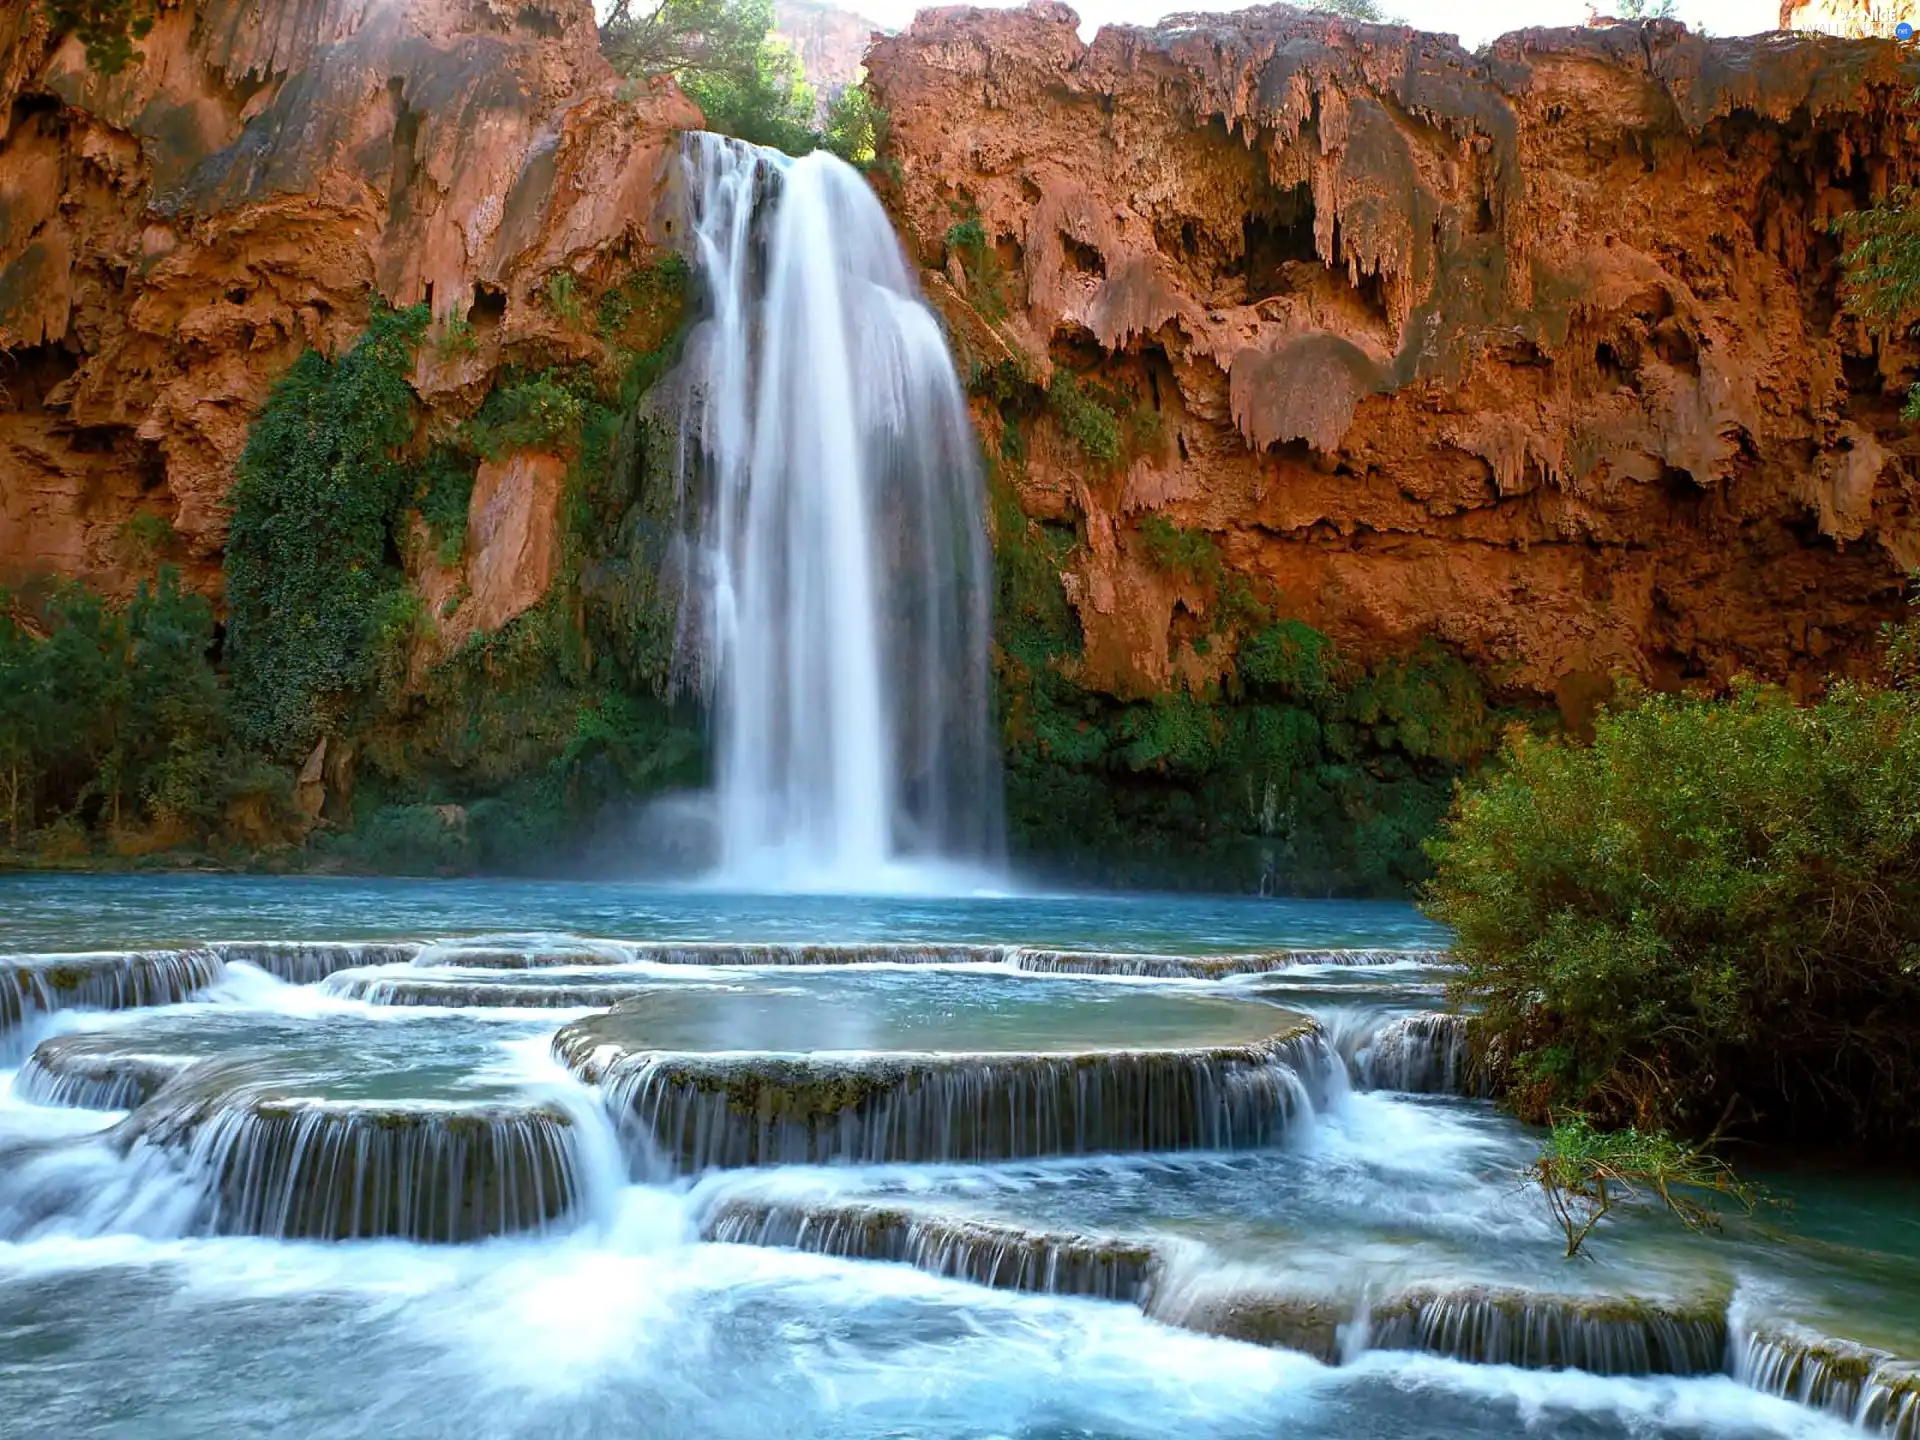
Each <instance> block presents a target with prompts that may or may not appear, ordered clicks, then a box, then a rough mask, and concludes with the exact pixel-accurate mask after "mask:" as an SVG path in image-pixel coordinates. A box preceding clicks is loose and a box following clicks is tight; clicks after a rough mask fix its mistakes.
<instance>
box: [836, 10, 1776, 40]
mask: <svg viewBox="0 0 1920 1440" xmlns="http://www.w3.org/2000/svg"><path fill="white" fill-rule="evenodd" d="M838 3H841V4H844V5H845V6H846V8H847V9H850V10H856V11H858V12H859V13H860V14H862V15H865V16H867V17H868V18H869V19H872V20H875V21H878V22H879V23H880V24H881V25H884V26H888V27H890V28H900V27H903V26H905V25H906V24H907V22H908V21H910V20H911V19H912V18H913V12H914V11H915V10H916V9H918V8H919V4H918V3H917V0H838ZM973 3H976V4H979V3H992V0H973ZM1067 3H1068V4H1070V5H1072V6H1073V8H1074V9H1075V10H1076V11H1078V12H1079V15H1080V20H1081V31H1082V33H1083V34H1085V35H1087V36H1091V35H1092V34H1093V32H1094V31H1095V30H1096V29H1098V28H1099V27H1100V26H1102V25H1109V24H1121V25H1151V24H1152V23H1153V22H1154V21H1156V20H1158V19H1159V18H1160V17H1161V16H1162V15H1170V14H1176V13H1178V12H1180V11H1182V10H1235V9H1239V8H1241V7H1240V6H1237V5H1232V4H1220V5H1208V4H1202V3H1195V0H1184V3H1182V0H1173V3H1168V0H1067ZM1381 8H1383V9H1384V10H1385V11H1386V12H1387V13H1388V14H1390V15H1393V16H1394V17H1395V18H1397V19H1400V20H1404V21H1405V22H1406V23H1407V24H1409V25H1412V26H1414V27H1415V28H1416V29H1420V30H1434V31H1438V32H1440V33H1442V34H1448V35H1458V36H1459V37H1460V39H1461V40H1462V41H1463V42H1464V43H1465V44H1466V45H1467V46H1468V47H1469V48H1477V47H1478V46H1480V45H1484V44H1485V43H1486V42H1487V41H1489V40H1491V39H1493V38H1494V36H1496V35H1504V34H1505V33H1506V32H1507V31H1509V30H1521V29H1525V28H1526V27H1527V26H1529V25H1578V24H1581V23H1582V22H1584V21H1585V20H1586V18H1587V15H1588V13H1589V11H1590V10H1591V9H1593V8H1594V7H1593V4H1592V3H1591V0H1481V3H1478V4H1475V3H1471V0H1382V7H1381ZM1599 8H1600V10H1601V11H1602V13H1606V12H1607V11H1608V9H1609V7H1608V6H1607V5H1606V4H1605V3H1602V4H1600V6H1599ZM1675 18H1677V19H1680V20H1684V21H1686V22H1687V24H1688V25H1689V26H1691V27H1692V28H1693V29H1695V30H1701V29H1704V30H1706V31H1708V32H1709V33H1711V34H1714V35H1752V34H1756V33H1758V32H1759V31H1762V30H1773V29H1776V28H1777V27H1778V26H1779V23H1780V5H1779V0H1679V5H1678V7H1677V9H1676V11H1675Z"/></svg>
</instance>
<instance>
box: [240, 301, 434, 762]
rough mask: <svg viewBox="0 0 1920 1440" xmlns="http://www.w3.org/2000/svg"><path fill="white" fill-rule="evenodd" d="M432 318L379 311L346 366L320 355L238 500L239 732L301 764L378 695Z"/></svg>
mask: <svg viewBox="0 0 1920 1440" xmlns="http://www.w3.org/2000/svg"><path fill="white" fill-rule="evenodd" d="M427 320H428V315H427V308H426V306H424V305H416V306H414V307H412V308H411V309H408V310H399V311H395V310H390V309H387V308H386V307H384V306H383V305H380V304H378V303H377V302H376V304H375V307H374V313H373V316H372V318H371V320H370V321H369V322H368V326H367V331H366V333H365V335H363V336H362V337H361V339H360V341H359V343H358V344H356V345H355V346H354V348H353V349H352V350H350V351H349V352H348V353H347V354H345V355H343V356H342V357H341V358H340V359H338V360H328V359H327V358H326V357H325V356H323V355H320V354H319V353H317V352H315V351H311V350H309V351H308V352H307V353H306V354H304V355H302V356H301V357H300V359H299V360H297V361H296V362H295V363H294V366H293V368H292V369H291V370H289V371H288V372H287V374H286V375H285V376H284V377H282V378H281V379H280V380H279V381H278V382H277V383H276V384H275V385H274V387H273V390H272V392H271V394H270V395H269V396H268V399H267V403H266V406H265V407H264V408H263V409H262V410H261V412H260V415H259V418H258V419H256V420H255V421H254V424H253V428H252V430H251V431H250V432H249V433H248V436H247V448H246V451H245V453H244V454H243V455H242V456H241V459H240V465H239V470H238V474H237V476H236V478H235V481H234V485H233V489H232V490H231V491H230V492H229V495H228V504H229V506H230V507H231V509H232V515H233V518H232V524H231V527H230V529H229V531H228V538H227V555H226V577H227V607H228V622H227V655H228V660H229V668H230V671H231V675H232V682H233V692H232V694H233V718H234V727H235V729H236V731H237V732H238V733H239V734H240V736H241V738H243V739H245V740H246V741H248V742H249V743H251V744H253V745H256V746H258V747H259V748H261V749H262V750H264V751H265V752H266V753H268V754H270V755H275V756H279V757H282V758H285V759H289V760H293V759H297V758H298V757H299V756H300V755H302V754H304V753H305V752H306V751H307V750H308V749H310V748H311V747H312V745H313V743H314V740H315V739H316V738H317V737H318V736H320V735H321V734H324V733H326V732H328V731H329V730H331V729H332V728H333V726H334V724H335V722H336V721H337V719H338V718H339V715H340V714H341V712H342V711H343V709H344V708H345V706H346V705H347V704H348V703H349V702H351V701H352V700H353V699H355V698H356V697H357V696H359V695H360V694H361V693H362V692H364V691H365V690H366V688H367V687H368V686H369V685H370V684H371V683H372V681H373V679H374V676H375V673H376V671H377V669H378V667H379V662H380V660H381V658H382V650H383V646H384V645H385V644H386V642H387V638H388V634H387V632H389V631H390V630H391V628H392V626H391V622H392V620H393V619H394V617H395V611H396V606H397V603H398V602H399V601H402V600H405V599H407V598H408V597H409V595H410V592H409V591H407V589H406V586H405V581H404V579H403V578H402V577H401V575H400V574H399V571H398V569H397V567H396V566H395V564H394V556H395V547H394V542H393V533H392V527H393V524H394V521H395V518H396V517H397V515H398V513H399V511H400V508H401V506H402V505H403V503H404V502H405V501H406V499H407V498H409V492H410V489H411V486H410V485H409V483H408V481H409V476H408V475H407V472H406V471H405V469H404V468H403V466H402V465H401V464H400V462H399V460H398V458H397V456H398V452H399V451H400V450H401V449H402V447H404V446H405V445H407V444H408V443H409V442H410V441H411V440H412V438H413V430H414V392H413V387H412V386H411V385H410V384H409V383H408V376H409V375H410V374H411V372H412V368H413V349H414V346H415V345H416V344H417V343H418V342H419V339H420V336H421V335H422V334H423V333H424V331H425V330H426V326H427Z"/></svg>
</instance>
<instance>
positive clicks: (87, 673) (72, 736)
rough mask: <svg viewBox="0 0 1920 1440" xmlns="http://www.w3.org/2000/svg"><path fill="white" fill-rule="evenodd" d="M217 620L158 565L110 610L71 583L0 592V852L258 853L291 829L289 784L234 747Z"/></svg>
mask: <svg viewBox="0 0 1920 1440" xmlns="http://www.w3.org/2000/svg"><path fill="white" fill-rule="evenodd" d="M214 652H215V640H214V624H213V609H212V607H211V606H210V605H208V603H207V602H206V601H205V600H204V599H202V598H201V597H200V596H198V595H192V594H189V593H187V592H185V591H183V590H182V589H181V587H180V582H179V576H178V574H177V573H176V572H175V571H173V570H172V569H171V568H169V567H166V566H162V567H160V569H159V571H158V572H157V574H156V575H155V576H154V577H153V578H152V579H151V580H149V581H147V582H143V583H142V584H141V586H140V588H139V590H138V591H137V592H136V593H135V595H134V597H133V599H132V601H131V602H130V603H129V604H127V605H126V606H125V607H124V608H120V609H116V608H114V607H112V606H109V605H108V604H106V603H105V602H104V601H103V600H102V599H101V598H100V597H99V596H98V595H96V594H94V593H92V592H91V591H89V590H87V589H86V588H85V587H84V586H82V585H79V584H77V583H74V582H71V581H63V582H57V583H54V584H52V585H51V586H48V587H46V588H44V589H42V590H41V591H40V592H39V593H37V594H24V595H17V596H9V595H6V594H4V593H0V809H3V810H4V814H3V815H0V821H3V822H4V826H5V830H4V843H5V847H6V848H7V849H9V850H12V851H15V852H20V851H22V850H24V849H26V848H28V846H29V845H30V844H32V845H33V846H35V847H37V848H38V849H39V850H40V851H41V852H42V853H43V854H45V855H47V856H48V857H50V858H53V859H56V860H58V859H72V858H76V857H77V856H78V855H80V854H83V853H85V851H86V850H87V848H88V847H89V843H90V842H89V835H88V832H89V831H90V830H95V829H97V830H99V831H102V832H105V833H106V834H107V835H108V837H109V838H110V839H111V840H112V841H113V843H114V844H115V845H116V846H117V847H118V848H120V849H121V850H122V851H131V852H137V851H139V850H142V849H153V848H165V847H168V846H172V845H180V844H198V845H204V844H206V843H208V842H210V841H212V842H220V843H225V844H230V845H240V844H247V843H253V842H256V841H257V840H258V839H260V838H261V836H262V834H263V832H264V834H266V835H269V836H270V835H272V834H275V833H277V831H278V829H279V827H281V826H282V825H284V824H285V823H286V822H287V818H288V817H287V809H288V804H289V801H290V797H291V792H292V778H291V776H289V775H288V774H286V772H284V771H278V770H275V769H274V768H273V767H272V766H270V765H267V764H265V763H263V762H262V761H261V760H259V759H258V757H256V756H254V755H251V754H249V753H248V752H246V751H245V750H244V749H243V748H242V747H241V746H240V745H238V744H237V743H235V741H234V740H233V737H232V734H231V730H230V728H229V724H228V715H227V705H226V694H225V691H224V689H223V687H222V686H221V684H220V680H219V677H218V675H217V674H216V673H215V670H214V666H213V656H214Z"/></svg>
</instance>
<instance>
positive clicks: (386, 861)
mask: <svg viewBox="0 0 1920 1440" xmlns="http://www.w3.org/2000/svg"><path fill="white" fill-rule="evenodd" d="M325 848H326V850H327V852H328V853H329V854H331V855H333V856H335V857H336V858H338V859H340V860H344V861H345V862H347V863H348V864H349V865H352V866H354V867H356V868H360V869H367V870H375V871H379V872H380V873H382V874H387V875H461V874H465V873H466V872H467V871H468V870H469V869H471V868H472V865H473V860H474V847H473V842H472V841H471V839H470V838H469V837H468V834H467V823H466V821H465V819H464V818H463V817H461V816H458V815H453V814H450V813H443V809H442V807H440V806H435V805H383V806H381V807H380V808H379V809H377V810H375V811H374V812H373V813H372V814H370V815H368V816H366V817H365V818H364V819H362V820H360V821H359V822H358V823H357V824H356V825H355V826H354V828H353V829H352V830H351V831H349V832H348V833H346V834H344V835H338V836H334V837H332V838H330V839H329V840H328V842H327V844H326V847H325Z"/></svg>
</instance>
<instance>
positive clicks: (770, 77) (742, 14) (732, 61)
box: [600, 0, 820, 155]
mask: <svg viewBox="0 0 1920 1440" xmlns="http://www.w3.org/2000/svg"><path fill="white" fill-rule="evenodd" d="M772 30H773V3H772V0H658V3H657V4H655V5H654V7H653V8H652V9H647V10H642V9H641V8H640V6H639V5H637V4H636V3H635V0H616V3H615V4H614V6H613V8H612V9H611V10H610V11H609V12H608V14H607V18H606V20H605V21H604V22H602V24H601V26H600V48H601V51H602V52H603V53H604V54H605V55H606V57H607V59H608V60H609V61H610V62H612V64H613V67H614V69H616V70H618V71H619V72H620V73H621V74H623V75H626V76H628V77H630V78H634V79H647V78H651V77H652V76H655V75H672V76H674V77H675V78H676V79H677V80H678V81H679V82H680V87H681V88H682V89H683V90H685V91H686V92H687V94H688V95H689V96H691V97H692V99H693V101H694V103H695V104H697V105H698V106H699V107H700V109H701V111H702V113H703V114H705V116H706V117H707V128H708V129H709V130H713V131H715V132H717V133H719V134H722V135H733V136H737V137H738V138H740V139H742V140H746V141H748V142H750V143H752V144H755V145H770V146H772V147H773V148H775V149H778V150H784V151H786V152H787V153H788V154H790V155H803V154H805V153H807V152H808V151H809V150H814V149H817V148H818V147H819V145H820V136H819V135H818V134H816V133H815V131H814V129H813V126H812V119H813V108H814V106H813V88H812V87H811V86H810V85H808V84H807V83H806V80H805V77H804V76H803V75H802V73H801V68H800V59H799V57H798V56H797V55H795V54H794V53H793V50H792V49H791V48H790V47H789V46H787V45H785V44H783V43H781V42H780V41H779V40H777V39H775V38H774V37H773V35H772V33H771V32H772Z"/></svg>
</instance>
